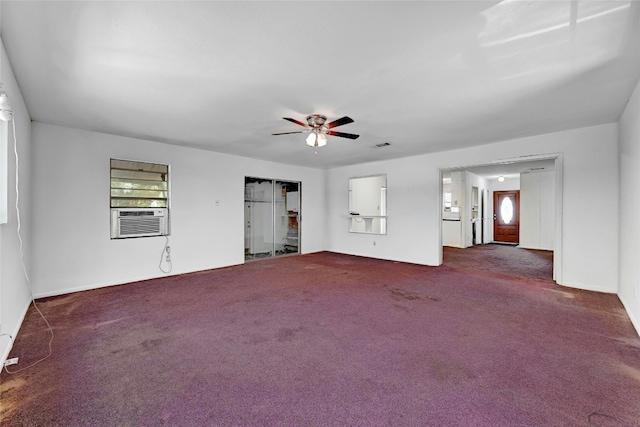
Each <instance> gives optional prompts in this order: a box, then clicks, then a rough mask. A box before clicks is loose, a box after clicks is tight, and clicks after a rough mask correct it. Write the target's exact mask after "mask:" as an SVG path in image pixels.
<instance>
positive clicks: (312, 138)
mask: <svg viewBox="0 0 640 427" xmlns="http://www.w3.org/2000/svg"><path fill="white" fill-rule="evenodd" d="M316 140H317V137H316V133H315V132H311V133H310V134H309V136H308V137H307V145H308V146H309V147H315V146H316Z"/></svg>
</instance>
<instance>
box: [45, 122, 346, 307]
mask: <svg viewBox="0 0 640 427" xmlns="http://www.w3.org/2000/svg"><path fill="white" fill-rule="evenodd" d="M32 139H33V153H34V154H33V182H34V193H33V194H34V216H33V223H34V226H33V228H34V233H35V235H37V236H38V237H37V239H35V242H34V253H33V256H34V261H35V262H34V270H33V275H32V280H33V286H34V292H35V294H36V296H47V295H56V294H61V293H65V292H70V291H75V290H82V289H89V288H96V287H100V286H105V285H112V284H119V283H125V282H131V281H135V280H140V279H148V278H152V277H158V276H162V275H163V273H162V272H161V271H160V270H159V269H158V263H159V260H160V255H161V252H162V249H163V246H164V243H165V238H164V237H151V238H139V239H124V240H111V239H110V236H109V221H110V219H109V190H108V188H109V159H110V158H121V159H128V160H140V161H148V162H156V163H164V164H169V165H170V166H171V172H170V174H171V176H170V179H171V237H170V244H171V258H172V261H173V271H172V274H179V273H185V272H191V271H197V270H204V269H211V268H217V267H222V266H228V265H233V264H240V263H243V262H244V177H245V176H257V177H268V178H275V179H283V180H290V181H300V182H302V207H301V215H302V222H301V226H302V230H301V244H302V246H301V251H302V253H308V252H315V251H320V250H323V249H325V240H324V239H325V237H324V221H325V219H324V215H323V211H324V205H325V203H324V202H325V201H324V195H325V188H324V185H325V183H324V171H322V170H317V169H309V168H301V167H295V166H287V165H282V164H275V163H270V162H265V161H259V160H254V159H248V158H243V157H236V156H230V155H224V154H219V153H213V152H208V151H202V150H196V149H191V148H183V147H177V146H172V145H167V144H161V143H156V142H151V141H145V140H140V139H132V138H125V137H118V136H113V135H106V134H101V133H96V132H88V131H83V130H77V129H70V128H65V127H60V126H53V125H48V124H43V123H38V122H34V123H33V125H32ZM345 198H346V196H345ZM216 200H219V201H220V204H219V206H216V203H215V202H216ZM165 268H166V267H165Z"/></svg>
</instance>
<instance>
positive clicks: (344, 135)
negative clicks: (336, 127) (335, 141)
mask: <svg viewBox="0 0 640 427" xmlns="http://www.w3.org/2000/svg"><path fill="white" fill-rule="evenodd" d="M327 135H331V136H339V137H341V138H349V139H358V137H359V136H360V135H354V134H352V133H344V132H336V131H333V130H330V131H329V132H327Z"/></svg>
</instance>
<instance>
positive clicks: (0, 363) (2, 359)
mask: <svg viewBox="0 0 640 427" xmlns="http://www.w3.org/2000/svg"><path fill="white" fill-rule="evenodd" d="M31 302H32V301H31V300H28V302H27V305H26V306H25V307H24V310H22V315H21V316H20V320H19V321H18V323H17V324H16V327H15V328H14V330H13V333H12V334H11V336H12V337H13V339H10V338H9V337H7V336H0V340H4V339H7V340H9V345H8V346H7V348H6V349H5V351H4V352H3V353H2V357H0V366H4V362H6V360H7V358H8V357H9V354H10V353H11V349H13V343H14V342H15V340H16V337H17V336H18V332H20V328H21V327H22V323H23V322H24V318H25V317H26V316H27V312H28V311H29V307H31Z"/></svg>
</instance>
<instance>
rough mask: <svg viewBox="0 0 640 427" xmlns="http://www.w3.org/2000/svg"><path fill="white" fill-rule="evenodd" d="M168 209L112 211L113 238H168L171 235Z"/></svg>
mask: <svg viewBox="0 0 640 427" xmlns="http://www.w3.org/2000/svg"><path fill="white" fill-rule="evenodd" d="M168 219H169V218H168V212H167V209H158V208H137V209H132V208H115V209H111V238H112V239H124V238H127V237H146V236H166V235H167V234H169V221H168Z"/></svg>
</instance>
